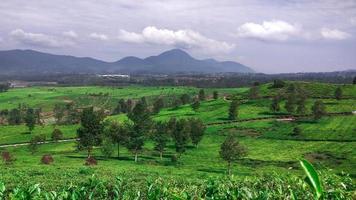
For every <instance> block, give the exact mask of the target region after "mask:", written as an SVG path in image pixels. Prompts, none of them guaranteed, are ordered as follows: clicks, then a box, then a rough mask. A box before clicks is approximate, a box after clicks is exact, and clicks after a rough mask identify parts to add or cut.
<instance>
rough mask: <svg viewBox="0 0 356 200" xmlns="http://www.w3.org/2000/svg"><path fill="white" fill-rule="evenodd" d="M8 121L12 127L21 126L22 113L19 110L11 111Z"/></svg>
mask: <svg viewBox="0 0 356 200" xmlns="http://www.w3.org/2000/svg"><path fill="white" fill-rule="evenodd" d="M7 121H8V122H9V124H10V125H18V124H21V112H20V110H19V109H17V108H14V109H11V110H10V112H9V115H8V119H7Z"/></svg>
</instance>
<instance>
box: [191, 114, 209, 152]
mask: <svg viewBox="0 0 356 200" xmlns="http://www.w3.org/2000/svg"><path fill="white" fill-rule="evenodd" d="M189 122H190V139H191V140H192V143H193V144H194V145H195V147H197V146H198V144H199V142H200V141H201V140H202V139H203V135H204V132H205V128H206V127H205V125H204V123H203V121H202V120H201V119H199V118H191V119H189Z"/></svg>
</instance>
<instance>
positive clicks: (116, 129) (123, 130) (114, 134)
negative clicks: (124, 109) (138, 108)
mask: <svg viewBox="0 0 356 200" xmlns="http://www.w3.org/2000/svg"><path fill="white" fill-rule="evenodd" d="M129 126H130V124H129V123H125V124H123V125H121V124H118V123H116V122H114V123H111V124H110V125H109V128H108V129H107V130H106V135H108V137H110V138H111V140H112V141H114V142H115V143H116V145H117V158H119V157H120V145H126V143H127V141H128V133H129V131H128V130H129V129H130V127H129Z"/></svg>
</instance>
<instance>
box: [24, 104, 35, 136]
mask: <svg viewBox="0 0 356 200" xmlns="http://www.w3.org/2000/svg"><path fill="white" fill-rule="evenodd" d="M24 120H25V123H26V126H27V127H28V130H29V131H30V133H31V132H32V130H33V129H34V128H35V124H36V116H35V111H34V110H33V108H28V109H27V111H26V115H25V118H24Z"/></svg>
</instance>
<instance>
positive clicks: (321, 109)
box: [312, 100, 326, 120]
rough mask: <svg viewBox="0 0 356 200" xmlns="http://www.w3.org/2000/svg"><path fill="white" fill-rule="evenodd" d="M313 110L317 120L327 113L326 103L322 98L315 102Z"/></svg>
mask: <svg viewBox="0 0 356 200" xmlns="http://www.w3.org/2000/svg"><path fill="white" fill-rule="evenodd" d="M312 112H313V116H314V119H315V120H318V119H320V118H321V117H322V116H323V115H325V114H326V110H325V105H324V103H323V102H322V101H321V100H317V101H315V102H314V105H313V106H312Z"/></svg>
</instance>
